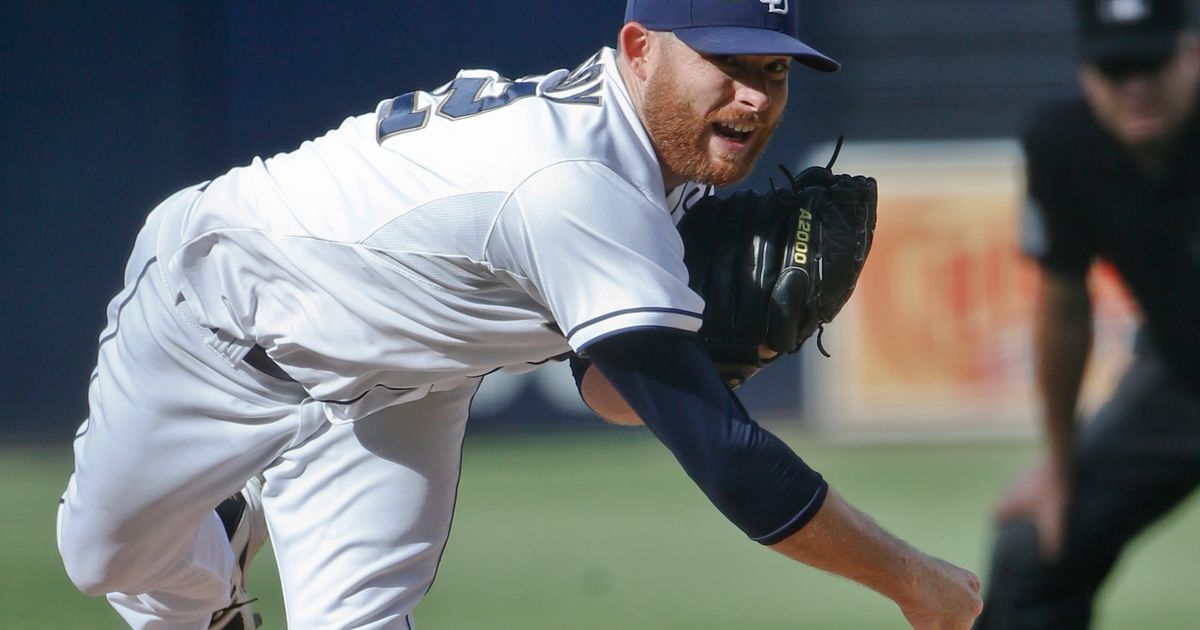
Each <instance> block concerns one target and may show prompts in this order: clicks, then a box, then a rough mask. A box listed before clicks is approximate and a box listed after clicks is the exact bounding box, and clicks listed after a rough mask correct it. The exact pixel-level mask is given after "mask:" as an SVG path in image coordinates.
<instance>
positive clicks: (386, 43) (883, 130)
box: [0, 0, 1200, 629]
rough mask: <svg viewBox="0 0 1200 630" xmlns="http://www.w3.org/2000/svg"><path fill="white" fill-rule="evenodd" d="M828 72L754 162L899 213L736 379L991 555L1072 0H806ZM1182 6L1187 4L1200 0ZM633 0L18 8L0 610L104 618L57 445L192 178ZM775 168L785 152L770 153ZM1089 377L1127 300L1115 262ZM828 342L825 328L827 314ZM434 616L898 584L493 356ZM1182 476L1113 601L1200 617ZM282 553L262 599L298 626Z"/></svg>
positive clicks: (18, 623)
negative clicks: (799, 341)
mask: <svg viewBox="0 0 1200 630" xmlns="http://www.w3.org/2000/svg"><path fill="white" fill-rule="evenodd" d="M793 2H794V4H799V5H800V10H801V11H802V19H803V25H804V27H803V30H804V32H805V33H806V35H807V37H806V40H807V41H808V42H809V43H811V44H812V45H813V46H814V47H816V48H817V49H819V50H821V51H823V52H825V53H827V54H829V55H830V56H832V57H834V58H835V59H838V60H839V61H840V62H842V64H843V70H842V71H841V72H839V73H837V74H834V75H822V74H818V73H813V72H806V71H805V70H804V69H796V70H794V71H793V75H792V84H791V100H790V102H789V106H788V113H787V117H786V119H785V121H784V123H783V125H782V126H781V128H780V130H779V131H778V132H777V134H776V137H775V139H774V141H773V142H772V144H771V146H770V148H769V149H768V151H767V153H766V154H765V155H764V156H763V158H762V160H761V161H760V163H759V167H758V168H757V169H756V171H755V173H754V174H753V175H752V176H751V178H750V180H749V181H748V182H747V185H750V186H754V187H757V188H762V187H764V186H767V185H768V183H769V181H770V179H771V178H772V177H774V176H775V174H776V173H777V172H778V171H777V170H776V165H777V164H781V163H782V164H785V165H787V166H788V167H789V168H792V169H793V170H795V169H797V168H799V167H803V166H805V165H808V164H811V163H822V164H823V163H825V162H826V161H827V159H828V156H829V155H830V152H831V151H832V143H833V141H834V140H835V139H836V138H837V137H838V136H839V135H844V136H845V137H846V146H845V149H844V150H843V151H842V154H841V157H840V158H839V161H838V164H837V166H836V167H835V170H839V171H852V172H865V173H869V174H873V175H875V176H876V177H877V178H878V179H879V182H880V190H881V202H880V219H879V236H878V240H877V244H876V246H875V250H874V252H873V253H872V263H871V264H870V265H868V267H867V270H866V272H865V274H864V277H863V279H862V282H861V284H860V287H859V290H858V292H857V293H856V295H855V298H854V300H852V301H851V303H850V305H849V306H848V307H847V309H846V310H845V311H844V312H843V314H842V315H841V316H840V317H839V320H838V321H837V322H836V323H835V324H834V325H832V326H830V327H829V330H828V331H827V332H826V336H825V339H824V343H825V346H826V347H827V348H828V349H829V350H830V351H831V353H832V355H833V357H832V358H829V359H826V358H824V357H821V356H819V355H817V354H816V353H815V352H814V351H813V348H811V347H806V348H805V350H804V351H802V352H801V353H799V354H798V355H795V356H791V357H787V358H785V359H783V360H782V361H781V362H780V363H779V364H777V366H775V367H773V368H772V369H770V370H767V371H765V372H763V373H762V374H761V375H759V376H758V377H756V379H755V380H754V381H752V382H751V383H750V384H749V385H748V386H747V387H745V388H744V389H743V390H742V393H743V399H744V400H746V401H747V404H748V406H749V407H750V409H751V412H752V413H753V415H754V416H755V417H756V418H759V419H761V420H762V421H763V422H764V423H766V424H768V425H769V426H771V427H772V429H774V430H776V431H778V432H779V434H780V435H781V436H782V437H784V438H785V440H787V441H788V442H789V443H790V444H791V445H792V446H793V448H795V449H796V450H797V451H798V452H799V453H800V454H801V455H802V456H804V457H805V458H806V459H807V460H808V461H810V463H812V464H813V465H814V467H816V468H817V469H819V470H821V471H822V472H824V473H825V475H826V476H827V477H828V478H829V479H830V480H831V481H832V482H833V483H834V484H835V485H836V486H837V487H839V488H840V489H841V490H842V492H843V494H845V495H847V496H848V497H849V498H850V499H851V501H853V502H855V503H857V504H858V505H859V506H860V507H862V508H863V509H864V510H865V511H867V512H868V513H871V514H873V515H874V516H876V518H878V519H879V520H880V521H881V522H882V523H883V524H884V525H885V526H886V527H888V528H890V529H892V530H893V531H895V532H896V533H898V534H900V535H901V536H902V537H905V538H907V539H910V540H912V541H913V542H914V543H916V544H917V545H918V546H920V547H922V548H924V549H926V550H929V551H931V552H933V553H935V554H938V555H942V556H944V557H947V558H948V559H951V560H953V561H956V562H958V563H960V564H963V565H965V566H968V567H969V568H972V569H974V570H976V571H977V572H980V573H981V574H982V573H984V572H985V570H986V567H985V566H984V562H985V558H986V554H987V544H988V537H989V535H990V530H989V515H988V510H989V509H990V506H991V503H992V502H993V500H994V499H995V498H996V497H997V495H998V494H999V493H1000V491H1001V490H1002V489H1003V487H1004V485H1005V484H1006V482H1007V478H1008V476H1009V475H1010V474H1011V473H1012V472H1013V471H1014V470H1015V469H1016V468H1017V467H1018V466H1019V465H1021V464H1022V463H1025V462H1028V461H1030V460H1031V459H1032V458H1033V457H1035V455H1036V454H1037V451H1038V446H1037V441H1036V437H1037V428H1036V423H1035V418H1034V415H1033V404H1032V398H1031V391H1030V383H1031V376H1030V349H1029V345H1030V341H1029V308H1030V304H1029V295H1030V293H1031V286H1030V283H1031V282H1032V275H1030V269H1029V268H1028V267H1027V266H1026V265H1027V263H1025V262H1024V261H1023V260H1021V258H1020V256H1019V255H1018V253H1017V249H1016V239H1015V234H1016V226H1017V216H1018V213H1019V209H1020V206H1021V204H1022V190H1023V179H1022V164H1021V155H1020V151H1019V149H1018V147H1017V144H1016V141H1015V137H1016V135H1017V134H1018V133H1019V132H1020V130H1021V128H1022V125H1023V122H1024V120H1025V118H1026V116H1027V115H1028V114H1029V111H1030V109H1031V108H1032V107H1033V106H1034V105H1035V104H1037V103H1040V102H1043V101H1045V100H1048V99H1054V98H1063V97H1069V96H1071V95H1072V94H1074V93H1075V90H1076V88H1075V80H1074V72H1075V65H1074V57H1073V55H1074V46H1073V38H1072V29H1073V12H1072V10H1073V3H1071V2H1069V1H1067V0H1052V1H1051V0H910V1H908V2H894V1H889V0H843V1H840V2H837V3H831V2H822V3H818V2H803V3H801V2H798V1H797V0H793ZM1193 4H1195V3H1193ZM623 7H624V3H623V2H620V1H618V0H606V1H602V2H586V3H585V2H570V1H568V2H551V1H549V0H518V1H515V2H477V1H466V0H458V1H455V2H383V1H380V0H374V1H365V0H358V1H348V2H336V3H332V2H318V1H316V0H290V1H287V2H284V1H281V0H262V1H258V2H236V1H231V0H207V1H202V2H201V1H197V2H182V1H174V0H158V1H141V2H121V1H118V2H82V1H75V2H15V3H13V2H10V3H5V4H4V6H3V7H2V8H0V123H2V124H0V156H2V164H3V168H2V169H0V260H2V261H3V264H2V265H0V278H2V279H3V283H2V285H0V286H3V288H4V293H3V296H4V297H3V307H2V308H0V331H3V332H2V333H0V357H2V358H3V360H2V361H0V626H3V627H20V628H115V627H120V626H119V624H118V623H117V619H116V617H115V616H114V615H113V614H112V613H111V612H109V611H108V609H107V607H106V606H105V605H104V603H103V602H102V601H98V600H89V599H87V598H84V597H83V596H81V595H79V594H77V593H75V592H74V591H73V590H72V588H71V586H70V584H69V583H68V582H67V580H66V577H65V575H64V574H63V572H62V569H61V567H60V565H59V564H58V558H57V553H56V552H55V550H54V543H53V513H54V508H55V505H56V503H57V497H58V493H59V492H60V491H61V489H62V487H63V485H64V484H65V481H66V478H67V475H68V474H69V473H70V470H71V461H70V453H69V442H70V439H71V436H72V435H73V432H74V430H75V427H76V425H77V424H78V423H79V422H80V421H81V420H82V419H83V417H84V416H85V414H86V399H85V389H86V382H87V378H88V374H89V373H90V371H91V369H92V367H93V362H94V355H95V351H96V338H97V335H98V333H99V331H100V329H101V327H102V326H103V324H104V306H105V304H106V302H107V300H108V299H109V298H110V296H111V295H113V294H114V293H115V292H116V291H117V290H118V289H119V288H120V278H121V271H122V266H123V264H124V261H125V259H126V256H127V254H128V250H129V248H130V247H131V246H132V243H133V238H134V235H135V234H136V232H137V229H138V227H139V226H140V224H141V222H142V221H143V219H144V217H145V215H146V213H147V212H148V211H149V209H150V208H151V207H153V206H154V205H155V204H156V203H157V202H158V201H159V200H161V199H163V198H165V197H166V196H167V195H169V194H170V193H172V192H174V191H175V190H177V189H179V188H182V187H184V186H186V185H189V184H192V183H195V182H198V181H201V180H206V179H210V178H212V177H215V176H217V175H219V174H221V173H222V172H224V171H225V170H227V169H229V168H231V167H233V166H235V165H241V164H244V163H247V162H249V160H250V159H251V158H252V157H253V156H256V155H258V156H269V155H272V154H275V153H278V152H281V151H288V150H291V149H292V148H294V147H296V146H297V145H298V144H299V143H300V142H301V141H302V140H304V139H307V138H311V137H314V136H317V135H320V134H321V133H323V132H324V131H326V130H328V129H331V128H333V127H336V126H337V125H338V124H339V123H340V122H341V120H342V119H344V118H345V117H346V116H350V115H356V114H359V113H363V112H366V111H370V110H372V109H373V108H374V107H375V105H376V104H377V103H378V102H379V101H381V100H383V99H386V98H390V97H392V96H395V95H398V94H401V93H404V92H408V91H411V90H413V89H432V88H435V87H437V86H439V85H441V84H442V83H445V82H446V81H448V80H449V79H450V78H452V77H453V75H454V73H455V72H456V71H457V70H458V69H459V68H462V67H485V68H491V69H495V70H498V71H500V72H501V73H502V74H505V75H506V76H509V77H516V76H520V75H525V74H535V73H542V72H545V71H548V70H551V69H554V68H560V67H574V66H575V65H577V64H578V63H579V62H580V61H582V60H583V59H584V58H586V57H587V56H588V55H590V54H591V53H592V52H594V51H595V50H596V49H597V48H599V47H600V46H602V45H613V43H614V40H615V34H616V31H617V29H618V28H619V27H620V24H621V21H622V14H623ZM776 179H777V177H776ZM1096 287H1097V293H1098V304H1099V310H1098V313H1097V317H1098V320H1097V321H1098V326H1097V334H1098V339H1097V348H1096V351H1095V359H1094V361H1093V366H1092V369H1091V372H1090V374H1089V383H1088V389H1087V396H1088V399H1089V400H1099V399H1100V398H1101V397H1102V395H1103V394H1104V393H1105V392H1106V391H1107V390H1108V389H1110V388H1111V387H1112V379H1113V377H1114V376H1115V375H1116V374H1118V373H1119V371H1120V368H1121V366H1122V365H1123V362H1124V361H1125V360H1126V356H1127V352H1128V342H1129V335H1130V332H1131V330H1132V327H1133V325H1134V323H1135V321H1136V314H1135V313H1134V310H1133V309H1132V308H1131V306H1130V305H1129V302H1128V300H1127V299H1126V298H1125V296H1124V294H1123V291H1122V289H1121V288H1120V286H1119V285H1118V284H1117V283H1116V282H1115V281H1114V280H1113V279H1112V278H1111V277H1108V276H1106V275H1104V274H1103V273H1102V272H1101V273H1100V274H1099V275H1098V277H1097V278H1096ZM807 345H808V346H813V345H814V344H812V343H810V344H807ZM473 411H474V413H473V420H472V426H471V429H470V431H469V434H468V441H467V447H466V462H467V463H466V466H465V469H464V476H463V482H462V494H461V498H460V506H459V512H458V518H457V519H456V521H455V524H454V533H453V535H452V537H451V543H450V546H449V550H448V551H447V554H446V557H445V560H444V562H443V565H442V570H441V573H440V574H439V577H438V581H437V583H436V584H435V586H434V588H433V590H432V591H431V593H430V596H429V598H428V599H427V601H426V602H425V603H423V604H422V606H421V608H419V609H418V615H417V618H418V620H420V622H421V623H422V627H425V628H592V627H595V628H600V627H604V628H610V627H620V628H689V629H703V628H791V627H806V628H902V627H904V625H903V622H902V619H901V618H900V616H899V615H898V614H897V613H896V612H895V611H894V610H893V609H892V607H891V605H890V604H889V603H888V602H886V601H885V600H883V599H882V598H881V597H879V596H877V595H875V594H873V593H870V592H864V591H863V589H861V588H858V587H856V586H853V585H849V584H846V583H844V582H842V581H839V580H835V579H833V578H830V577H828V576H823V575H820V574H817V573H816V572H814V571H812V570H809V569H806V568H803V567H799V566H797V565H794V564H793V563H790V562H788V561H786V560H783V559H782V558H777V557H774V556H773V555H772V554H770V553H769V552H766V551H763V550H761V549H759V548H758V547H757V545H754V544H753V543H749V542H748V541H746V540H745V539H744V538H742V537H741V535H740V534H739V533H738V532H737V531H736V529H735V528H733V527H732V526H730V525H728V524H727V523H725V522H724V520H723V519H722V518H721V517H720V515H719V514H717V513H716V511H715V510H714V509H712V508H711V507H710V506H709V504H708V503H707V501H705V500H704V498H703V497H702V496H701V495H700V494H699V492H697V491H696V490H695V489H694V487H693V486H691V484H690V482H688V481H687V479H686V478H685V477H684V476H683V474H682V472H681V471H679V469H678V467H677V466H675V465H674V463H673V461H671V458H670V456H669V454H668V453H667V452H666V451H665V450H664V449H662V448H661V447H659V446H657V444H656V443H655V442H654V441H653V439H652V438H651V437H650V436H649V435H648V433H646V432H645V431H644V430H642V429H624V428H615V427H608V426H606V425H604V424H603V423H601V422H600V421H599V420H597V419H595V418H594V417H593V416H591V415H590V413H589V412H588V411H587V410H586V409H585V408H584V407H583V406H582V404H581V403H579V402H578V397H577V394H576V393H575V390H574V386H573V384H572V382H571V379H570V376H569V372H568V371H567V370H565V369H564V367H563V366H561V365H559V366H551V367H547V368H543V369H542V370H539V371H537V372H534V373H532V374H527V375H521V376H519V377H517V376H505V375H500V374H497V375H494V376H491V377H489V378H488V381H487V382H486V383H485V385H484V390H483V391H482V392H481V393H480V395H479V397H478V398H477V400H476V404H475V406H474V409H473ZM1197 525H1200V515H1198V514H1196V513H1195V510H1194V509H1193V506H1192V505H1191V504H1188V505H1186V506H1185V507H1184V509H1182V510H1180V511H1179V512H1178V513H1177V514H1176V515H1174V516H1173V517H1172V518H1171V519H1168V520H1167V521H1166V522H1165V523H1163V524H1161V525H1160V526H1159V527H1158V529H1159V530H1166V531H1164V532H1162V533H1161V535H1156V536H1153V537H1152V538H1153V539H1152V540H1148V541H1146V542H1147V544H1145V545H1138V546H1135V548H1134V550H1133V552H1132V553H1134V554H1139V555H1141V556H1143V557H1145V558H1147V559H1145V560H1141V561H1137V562H1130V563H1129V565H1130V567H1129V570H1124V569H1121V570H1120V571H1119V572H1118V574H1117V576H1116V578H1115V580H1114V581H1113V583H1112V585H1111V586H1110V587H1109V592H1108V593H1107V596H1106V599H1105V602H1104V605H1103V609H1102V611H1101V615H1100V626H1099V627H1101V628H1109V629H1116V628H1131V627H1135V625H1136V626H1138V627H1152V628H1159V629H1168V628H1179V629H1184V628H1195V627H1197V624H1196V623H1195V622H1194V619H1193V617H1194V614H1195V612H1196V607H1195V606H1194V605H1192V606H1189V604H1190V603H1193V602H1194V593H1192V592H1191V591H1190V590H1188V589H1187V588H1185V586H1184V584H1183V580H1182V579H1172V577H1171V576H1173V575H1183V574H1184V572H1185V571H1189V570H1190V567H1191V566H1195V565H1196V564H1197V563H1198V562H1200V544H1198V543H1200V529H1198V528H1197ZM272 571H273V567H272V565H271V563H270V558H269V557H268V558H266V559H264V561H263V562H259V563H257V564H256V566H255V574H254V576H253V579H254V580H255V582H254V583H252V588H253V590H255V591H256V592H258V593H259V594H260V595H261V596H262V597H263V599H264V601H263V603H264V606H263V612H264V615H265V616H266V617H267V623H266V625H265V626H264V627H265V628H282V627H285V626H284V620H283V615H282V612H281V604H280V597H279V594H278V584H277V581H275V580H274V577H273V574H272Z"/></svg>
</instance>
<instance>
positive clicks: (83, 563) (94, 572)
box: [58, 505, 135, 596]
mask: <svg viewBox="0 0 1200 630" xmlns="http://www.w3.org/2000/svg"><path fill="white" fill-rule="evenodd" d="M81 522H82V523H86V519H82V518H80V517H79V516H78V515H76V514H73V513H72V511H71V510H70V509H69V508H68V507H67V506H66V505H63V506H61V507H60V514H59V523H58V553H59V555H60V556H61V557H62V561H63V568H65V569H66V571H67V577H68V578H70V579H71V582H72V583H73V584H74V585H75V587H76V588H78V589H79V590H80V591H82V592H83V593H85V594H87V595H92V596H97V595H104V594H106V593H113V592H129V591H130V590H131V589H130V588H129V587H130V586H131V582H132V578H133V577H134V576H133V575H132V571H131V569H132V567H133V566H135V563H133V562H131V561H130V560H129V559H128V558H126V557H125V556H126V555H127V554H125V553H122V549H123V548H127V546H125V545H124V544H123V543H121V542H119V541H118V540H115V539H114V538H113V537H111V536H107V535H99V534H97V532H101V531H104V530H103V528H101V527H98V526H91V527H89V526H87V525H82V526H79V524H80V523H81Z"/></svg>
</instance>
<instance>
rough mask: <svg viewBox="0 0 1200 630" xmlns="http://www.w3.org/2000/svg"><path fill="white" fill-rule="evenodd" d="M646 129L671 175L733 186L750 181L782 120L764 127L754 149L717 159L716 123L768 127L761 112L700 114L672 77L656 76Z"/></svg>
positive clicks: (650, 84)
mask: <svg viewBox="0 0 1200 630" xmlns="http://www.w3.org/2000/svg"><path fill="white" fill-rule="evenodd" d="M644 103H645V116H646V127H647V129H646V131H647V132H648V133H649V134H650V137H651V138H652V139H653V140H654V145H655V148H656V149H657V150H658V154H659V159H661V160H662V161H663V164H664V165H665V166H666V167H667V169H669V170H670V171H671V172H673V173H676V174H678V175H679V176H681V177H683V178H684V179H687V180H689V181H695V182H701V183H705V184H712V185H715V186H727V185H730V184H733V183H736V182H738V181H741V180H742V179H744V178H745V177H746V176H747V175H749V174H750V171H751V170H752V169H753V168H754V163H755V161H757V159H758V156H759V155H760V154H761V153H762V150H763V148H765V146H766V142H767V139H768V138H770V136H771V133H772V132H773V131H774V128H775V126H776V125H777V124H778V122H779V121H778V120H776V121H774V122H773V123H771V124H770V125H769V126H763V127H761V128H760V129H759V130H758V131H757V132H756V133H755V136H754V137H753V138H752V139H751V146H749V147H747V148H746V149H745V150H743V151H739V152H723V153H719V154H717V155H715V156H714V155H712V149H711V142H712V136H713V134H714V133H715V132H714V131H713V128H712V125H713V123H714V122H716V121H718V120H721V121H725V122H731V121H732V122H753V123H755V124H756V125H761V124H762V117H761V116H760V115H756V114H744V113H743V114H740V115H739V114H735V113H733V110H731V109H730V108H728V107H726V108H723V109H720V110H717V111H715V112H711V113H709V114H708V115H707V116H704V115H701V114H699V113H697V112H696V111H695V110H694V109H693V107H692V105H691V103H690V102H689V101H688V100H687V99H686V98H685V97H684V95H683V94H682V92H681V90H680V88H679V86H678V85H677V84H676V83H675V82H674V81H672V80H671V79H670V78H669V77H662V76H659V77H652V78H651V80H650V81H648V82H647V84H646V91H645V100H644Z"/></svg>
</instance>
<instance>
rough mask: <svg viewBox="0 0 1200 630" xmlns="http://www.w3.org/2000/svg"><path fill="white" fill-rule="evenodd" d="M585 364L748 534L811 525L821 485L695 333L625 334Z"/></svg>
mask: <svg viewBox="0 0 1200 630" xmlns="http://www.w3.org/2000/svg"><path fill="white" fill-rule="evenodd" d="M588 355H589V356H590V357H591V360H592V364H593V365H595V367H596V368H597V369H599V370H600V372H601V373H602V374H603V375H604V376H605V377H606V378H607V379H608V381H609V383H611V384H612V385H613V387H614V388H615V389H616V390H617V392H618V393H620V394H621V396H622V397H623V398H624V399H625V401H626V402H628V403H629V405H630V407H632V408H633V410H634V411H636V412H637V414H638V415H639V416H640V417H641V419H642V421H643V422H645V424H646V426H647V427H648V428H649V429H650V431H651V432H653V433H654V435H655V436H656V437H657V438H658V439H659V440H660V441H662V443H663V444H664V445H666V447H667V448H668V449H670V451H671V453H672V454H674V455H675V458H676V459H677V460H678V461H679V463H680V465H681V466H683V469H684V470H685V471H686V472H687V474H688V476H690V477H691V478H692V480H693V481H695V482H696V485H697V486H699V487H700V489H701V490H702V491H703V492H704V494H705V495H707V496H708V498H709V500H710V501H712V503H713V505H715V506H716V507H717V509H719V510H720V511H721V512H722V513H723V514H724V515H725V517H726V518H728V519H729V520H730V521H731V522H733V524H735V525H737V526H738V527H739V528H740V529H741V530H742V531H743V532H745V533H746V535H747V536H749V537H750V538H751V539H752V540H755V541H756V542H759V543H762V544H764V545H771V544H775V543H777V542H780V541H782V540H784V539H785V538H787V537H788V536H790V535H791V534H793V533H795V532H796V531H798V530H799V529H800V528H802V527H804V526H805V525H806V524H808V522H809V520H811V519H812V517H813V516H814V515H816V513H817V511H818V510H820V508H821V505H822V504H823V503H824V500H825V496H826V493H827V492H828V485H827V484H826V482H825V480H824V479H823V478H822V477H821V475H820V474H819V473H817V472H816V471H814V470H813V469H811V468H809V467H808V465H807V464H805V463H804V461H803V460H801V459H800V458H799V457H798V456H797V455H796V454H795V453H793V452H792V450H791V449H790V448H788V446H787V445H786V444H784V443H783V441H782V440H780V439H779V438H777V437H775V436H774V435H772V434H771V433H770V432H769V431H766V430H765V429H763V428H762V427H760V426H759V425H758V424H757V423H756V422H754V421H753V420H751V419H750V417H749V415H748V414H747V413H746V409H745V408H744V407H743V406H742V404H741V401H739V400H738V399H737V396H735V395H734V393H733V392H731V391H729V390H728V389H726V387H725V385H724V384H723V383H721V379H720V378H719V377H718V376H717V372H716V370H715V369H713V366H712V362H711V361H710V360H709V358H708V355H707V354H706V353H705V352H704V350H703V348H702V347H701V346H700V342H699V340H697V339H696V337H695V336H694V335H685V334H679V333H677V332H672V331H666V330H648V331H631V332H628V333H625V334H620V335H613V336H611V337H608V338H605V339H602V340H599V341H597V342H595V343H593V344H591V345H589V346H588Z"/></svg>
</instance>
